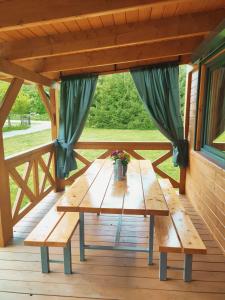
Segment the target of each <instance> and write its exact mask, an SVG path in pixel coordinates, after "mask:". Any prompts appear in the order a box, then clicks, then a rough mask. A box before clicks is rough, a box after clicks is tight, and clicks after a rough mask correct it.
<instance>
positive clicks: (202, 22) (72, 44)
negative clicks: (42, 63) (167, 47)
mask: <svg viewBox="0 0 225 300" xmlns="http://www.w3.org/2000/svg"><path fill="white" fill-rule="evenodd" d="M223 17H224V10H218V11H214V12H208V13H206V12H204V13H195V14H190V15H185V16H176V17H170V18H164V19H160V20H151V21H148V22H141V23H135V24H125V25H119V26H110V27H106V28H100V29H96V30H87V31H82V32H73V33H71V32H69V33H68V32H67V33H61V34H55V35H51V36H44V37H36V38H32V39H23V40H19V41H13V42H8V43H6V42H4V43H1V44H0V57H2V58H6V59H9V60H20V59H30V58H40V57H46V56H53V55H62V54H69V53H77V52H85V51H92V50H99V49H105V48H113V47H121V46H127V45H135V44H140V43H147V42H159V41H163V40H169V39H179V38H185V37H186V38H188V37H194V36H204V35H206V34H208V33H209V32H210V31H211V30H213V29H214V28H215V26H216V25H217V24H218V23H219V22H220V21H221V19H222V18H223Z"/></svg>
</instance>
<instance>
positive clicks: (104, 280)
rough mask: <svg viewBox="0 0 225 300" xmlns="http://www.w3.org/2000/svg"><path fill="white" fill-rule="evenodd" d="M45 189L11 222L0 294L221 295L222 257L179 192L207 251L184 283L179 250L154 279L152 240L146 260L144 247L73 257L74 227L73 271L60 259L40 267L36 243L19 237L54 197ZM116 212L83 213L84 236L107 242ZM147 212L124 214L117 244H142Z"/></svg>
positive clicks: (2, 253)
mask: <svg viewBox="0 0 225 300" xmlns="http://www.w3.org/2000/svg"><path fill="white" fill-rule="evenodd" d="M56 198H57V197H56V195H55V194H51V195H50V196H48V197H47V198H46V199H45V200H44V201H42V202H41V203H40V204H39V205H38V206H37V207H36V208H35V209H34V210H33V211H32V212H31V213H30V214H29V215H27V216H26V217H25V218H24V219H23V220H22V221H21V222H20V223H19V224H18V225H17V226H16V227H15V233H14V236H15V237H14V240H13V241H12V243H11V245H9V246H8V247H6V248H0V299H1V300H9V299H10V300H11V299H16V300H27V299H32V300H37V299H40V300H56V299H59V300H68V299H80V300H82V299H86V300H87V299H129V300H132V299H137V300H145V299H148V300H149V299H150V300H168V299H169V300H178V299H179V300H180V299H181V300H224V299H225V258H224V256H223V254H222V252H221V250H220V248H219V247H218V245H217V243H216V242H215V241H214V240H213V238H212V236H211V234H210V233H209V231H208V229H207V227H206V225H205V224H204V222H203V221H202V219H201V218H200V217H199V215H198V214H197V213H196V212H195V210H194V209H193V208H192V206H191V205H190V203H189V202H188V201H187V200H186V199H185V198H183V203H184V205H185V207H186V209H187V211H188V212H189V214H190V215H191V218H192V220H193V222H194V224H195V226H196V228H197V229H198V231H199V233H200V235H201V237H202V239H203V240H204V242H205V244H206V246H207V249H208V254H207V255H195V256H194V263H193V270H194V271H193V279H194V280H193V281H192V282H191V283H184V282H183V280H182V271H181V267H182V264H183V256H182V255H181V254H171V255H169V266H170V269H169V270H168V275H169V277H170V279H169V280H168V281H166V282H160V281H159V279H158V263H159V261H158V257H159V253H158V252H157V250H156V249H157V244H156V243H155V252H154V265H153V266H148V265H147V257H146V254H145V253H138V254H135V253H130V252H111V251H93V250H92V251H87V252H86V254H87V261H85V262H80V261H79V248H78V247H79V245H78V232H76V233H75V234H74V237H73V241H72V252H73V271H74V274H73V275H64V274H63V265H59V264H57V265H56V264H55V265H52V266H51V268H52V271H53V272H52V273H50V274H42V273H41V272H40V254H39V249H38V248H35V247H25V246H23V239H24V238H25V237H26V236H27V234H28V233H29V232H30V231H31V230H32V228H33V227H34V226H35V225H36V224H37V223H38V221H39V220H40V219H41V217H42V216H43V215H44V214H45V213H46V212H47V211H48V209H49V208H50V207H51V206H52V204H53V203H54V202H55V201H56ZM117 221H118V217H117V216H112V215H101V216H99V217H97V216H96V215H87V216H86V240H87V241H89V242H95V243H99V244H108V245H112V244H113V243H114V241H115V234H116V230H117ZM147 230H148V218H144V217H135V216H134V217H129V216H124V217H123V222H122V230H121V238H120V241H121V244H129V245H131V244H132V245H134V244H138V245H139V246H140V245H141V244H145V243H146V242H147V235H148V231H147ZM50 253H51V258H57V259H59V258H61V256H62V251H61V249H55V248H54V249H51V251H50Z"/></svg>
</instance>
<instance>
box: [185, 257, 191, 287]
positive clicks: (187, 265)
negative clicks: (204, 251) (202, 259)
mask: <svg viewBox="0 0 225 300" xmlns="http://www.w3.org/2000/svg"><path fill="white" fill-rule="evenodd" d="M191 280H192V254H185V257H184V281H185V282H190V281H191Z"/></svg>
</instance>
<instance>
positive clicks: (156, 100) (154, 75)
mask: <svg viewBox="0 0 225 300" xmlns="http://www.w3.org/2000/svg"><path fill="white" fill-rule="evenodd" d="M131 75H132V78H133V80H134V83H135V85H136V88H137V90H138V93H139V96H140V98H141V100H142V101H143V103H144V105H145V107H146V109H147V111H148V112H149V114H150V115H151V117H152V118H153V120H154V121H155V124H156V126H157V127H158V129H159V130H160V131H161V132H162V133H163V134H164V135H165V136H166V137H167V138H168V139H169V140H170V141H171V142H172V144H173V163H174V166H180V167H186V166H187V165H188V141H187V140H185V139H184V129H183V122H182V117H181V113H180V100H179V66H178V65H177V64H164V65H158V66H153V67H149V68H144V69H133V70H131Z"/></svg>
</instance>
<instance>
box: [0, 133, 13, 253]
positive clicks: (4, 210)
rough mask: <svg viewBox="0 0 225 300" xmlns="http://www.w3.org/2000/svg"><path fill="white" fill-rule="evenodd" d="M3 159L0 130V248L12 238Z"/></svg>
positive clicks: (6, 171) (8, 193)
mask: <svg viewBox="0 0 225 300" xmlns="http://www.w3.org/2000/svg"><path fill="white" fill-rule="evenodd" d="M4 159H5V156H4V145H3V134H2V129H0V170H1V176H0V247H4V246H6V245H7V243H8V242H9V240H10V239H11V238H12V236H13V224H12V208H11V202H10V187H9V173H8V170H7V168H6V165H5V160H4Z"/></svg>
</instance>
